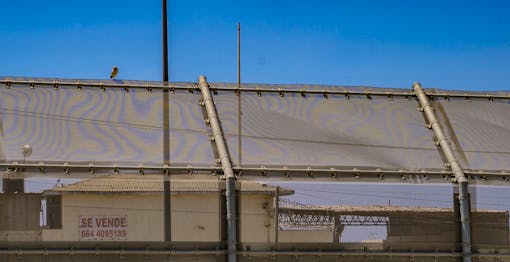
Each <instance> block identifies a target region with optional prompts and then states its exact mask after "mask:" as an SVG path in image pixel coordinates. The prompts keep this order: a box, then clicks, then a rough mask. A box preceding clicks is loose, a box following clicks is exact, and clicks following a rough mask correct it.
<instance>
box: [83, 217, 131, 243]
mask: <svg viewBox="0 0 510 262" xmlns="http://www.w3.org/2000/svg"><path fill="white" fill-rule="evenodd" d="M127 231H128V223H127V216H80V240H127Z"/></svg>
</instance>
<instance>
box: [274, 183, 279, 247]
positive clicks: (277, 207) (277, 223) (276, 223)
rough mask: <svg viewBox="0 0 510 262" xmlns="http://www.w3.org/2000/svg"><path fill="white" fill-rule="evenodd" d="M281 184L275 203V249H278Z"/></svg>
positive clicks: (277, 190) (276, 193)
mask: <svg viewBox="0 0 510 262" xmlns="http://www.w3.org/2000/svg"><path fill="white" fill-rule="evenodd" d="M279 216H280V186H276V192H275V203H274V243H275V249H278V228H279V227H280V221H279V219H278V217H279Z"/></svg>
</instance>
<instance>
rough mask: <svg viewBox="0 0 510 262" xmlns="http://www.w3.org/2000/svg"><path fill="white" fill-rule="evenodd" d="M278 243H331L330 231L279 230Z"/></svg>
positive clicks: (331, 232) (331, 234) (331, 235)
mask: <svg viewBox="0 0 510 262" xmlns="http://www.w3.org/2000/svg"><path fill="white" fill-rule="evenodd" d="M278 242H285V243H305V242H308V243H312V242H313V243H333V231H332V230H280V231H278Z"/></svg>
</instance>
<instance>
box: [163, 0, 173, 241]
mask: <svg viewBox="0 0 510 262" xmlns="http://www.w3.org/2000/svg"><path fill="white" fill-rule="evenodd" d="M162 1H163V3H162V4H163V6H162V9H163V16H162V30H163V31H162V34H163V84H164V85H168V30H167V25H168V19H167V6H166V0H162ZM168 100H169V96H168V89H164V90H163V162H164V164H165V165H168V166H169V165H170V106H169V102H168ZM163 198H164V200H163V204H164V208H163V209H164V212H163V213H164V220H163V224H164V230H165V234H164V235H165V241H171V239H172V237H171V234H172V233H171V230H172V220H171V219H172V218H171V214H170V173H168V174H165V175H164V179H163Z"/></svg>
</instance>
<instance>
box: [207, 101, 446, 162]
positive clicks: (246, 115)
mask: <svg viewBox="0 0 510 262" xmlns="http://www.w3.org/2000/svg"><path fill="white" fill-rule="evenodd" d="M215 102H216V105H217V106H218V108H219V114H220V119H221V121H222V125H223V127H224V129H225V133H226V134H227V141H228V143H229V148H230V150H231V154H232V158H233V159H237V151H238V150H237V136H238V132H237V130H238V128H237V112H236V111H237V97H236V96H233V95H230V96H228V95H226V94H225V95H218V96H215ZM241 105H242V109H241V111H242V115H241V118H242V120H241V121H242V153H243V157H242V162H243V165H246V164H248V165H301V166H304V165H309V166H369V167H393V168H409V169H417V168H441V166H442V163H441V160H440V157H439V154H438V153H437V150H436V147H435V146H434V144H433V143H432V139H431V135H430V133H429V131H427V130H426V129H425V128H424V124H423V123H424V122H423V118H422V116H421V115H420V114H419V112H418V111H417V109H416V108H417V103H416V102H415V101H408V100H406V99H400V98H393V99H392V100H389V99H387V98H382V97H378V98H372V99H367V98H366V97H364V96H363V97H360V96H357V97H356V96H352V97H350V99H347V98H345V97H344V96H338V95H329V96H328V98H324V97H323V96H322V95H307V96H306V97H302V96H301V95H299V94H285V95H284V96H281V95H279V94H278V93H264V94H263V95H262V96H259V95H257V94H256V93H242V94H241ZM232 145H234V146H232Z"/></svg>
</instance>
